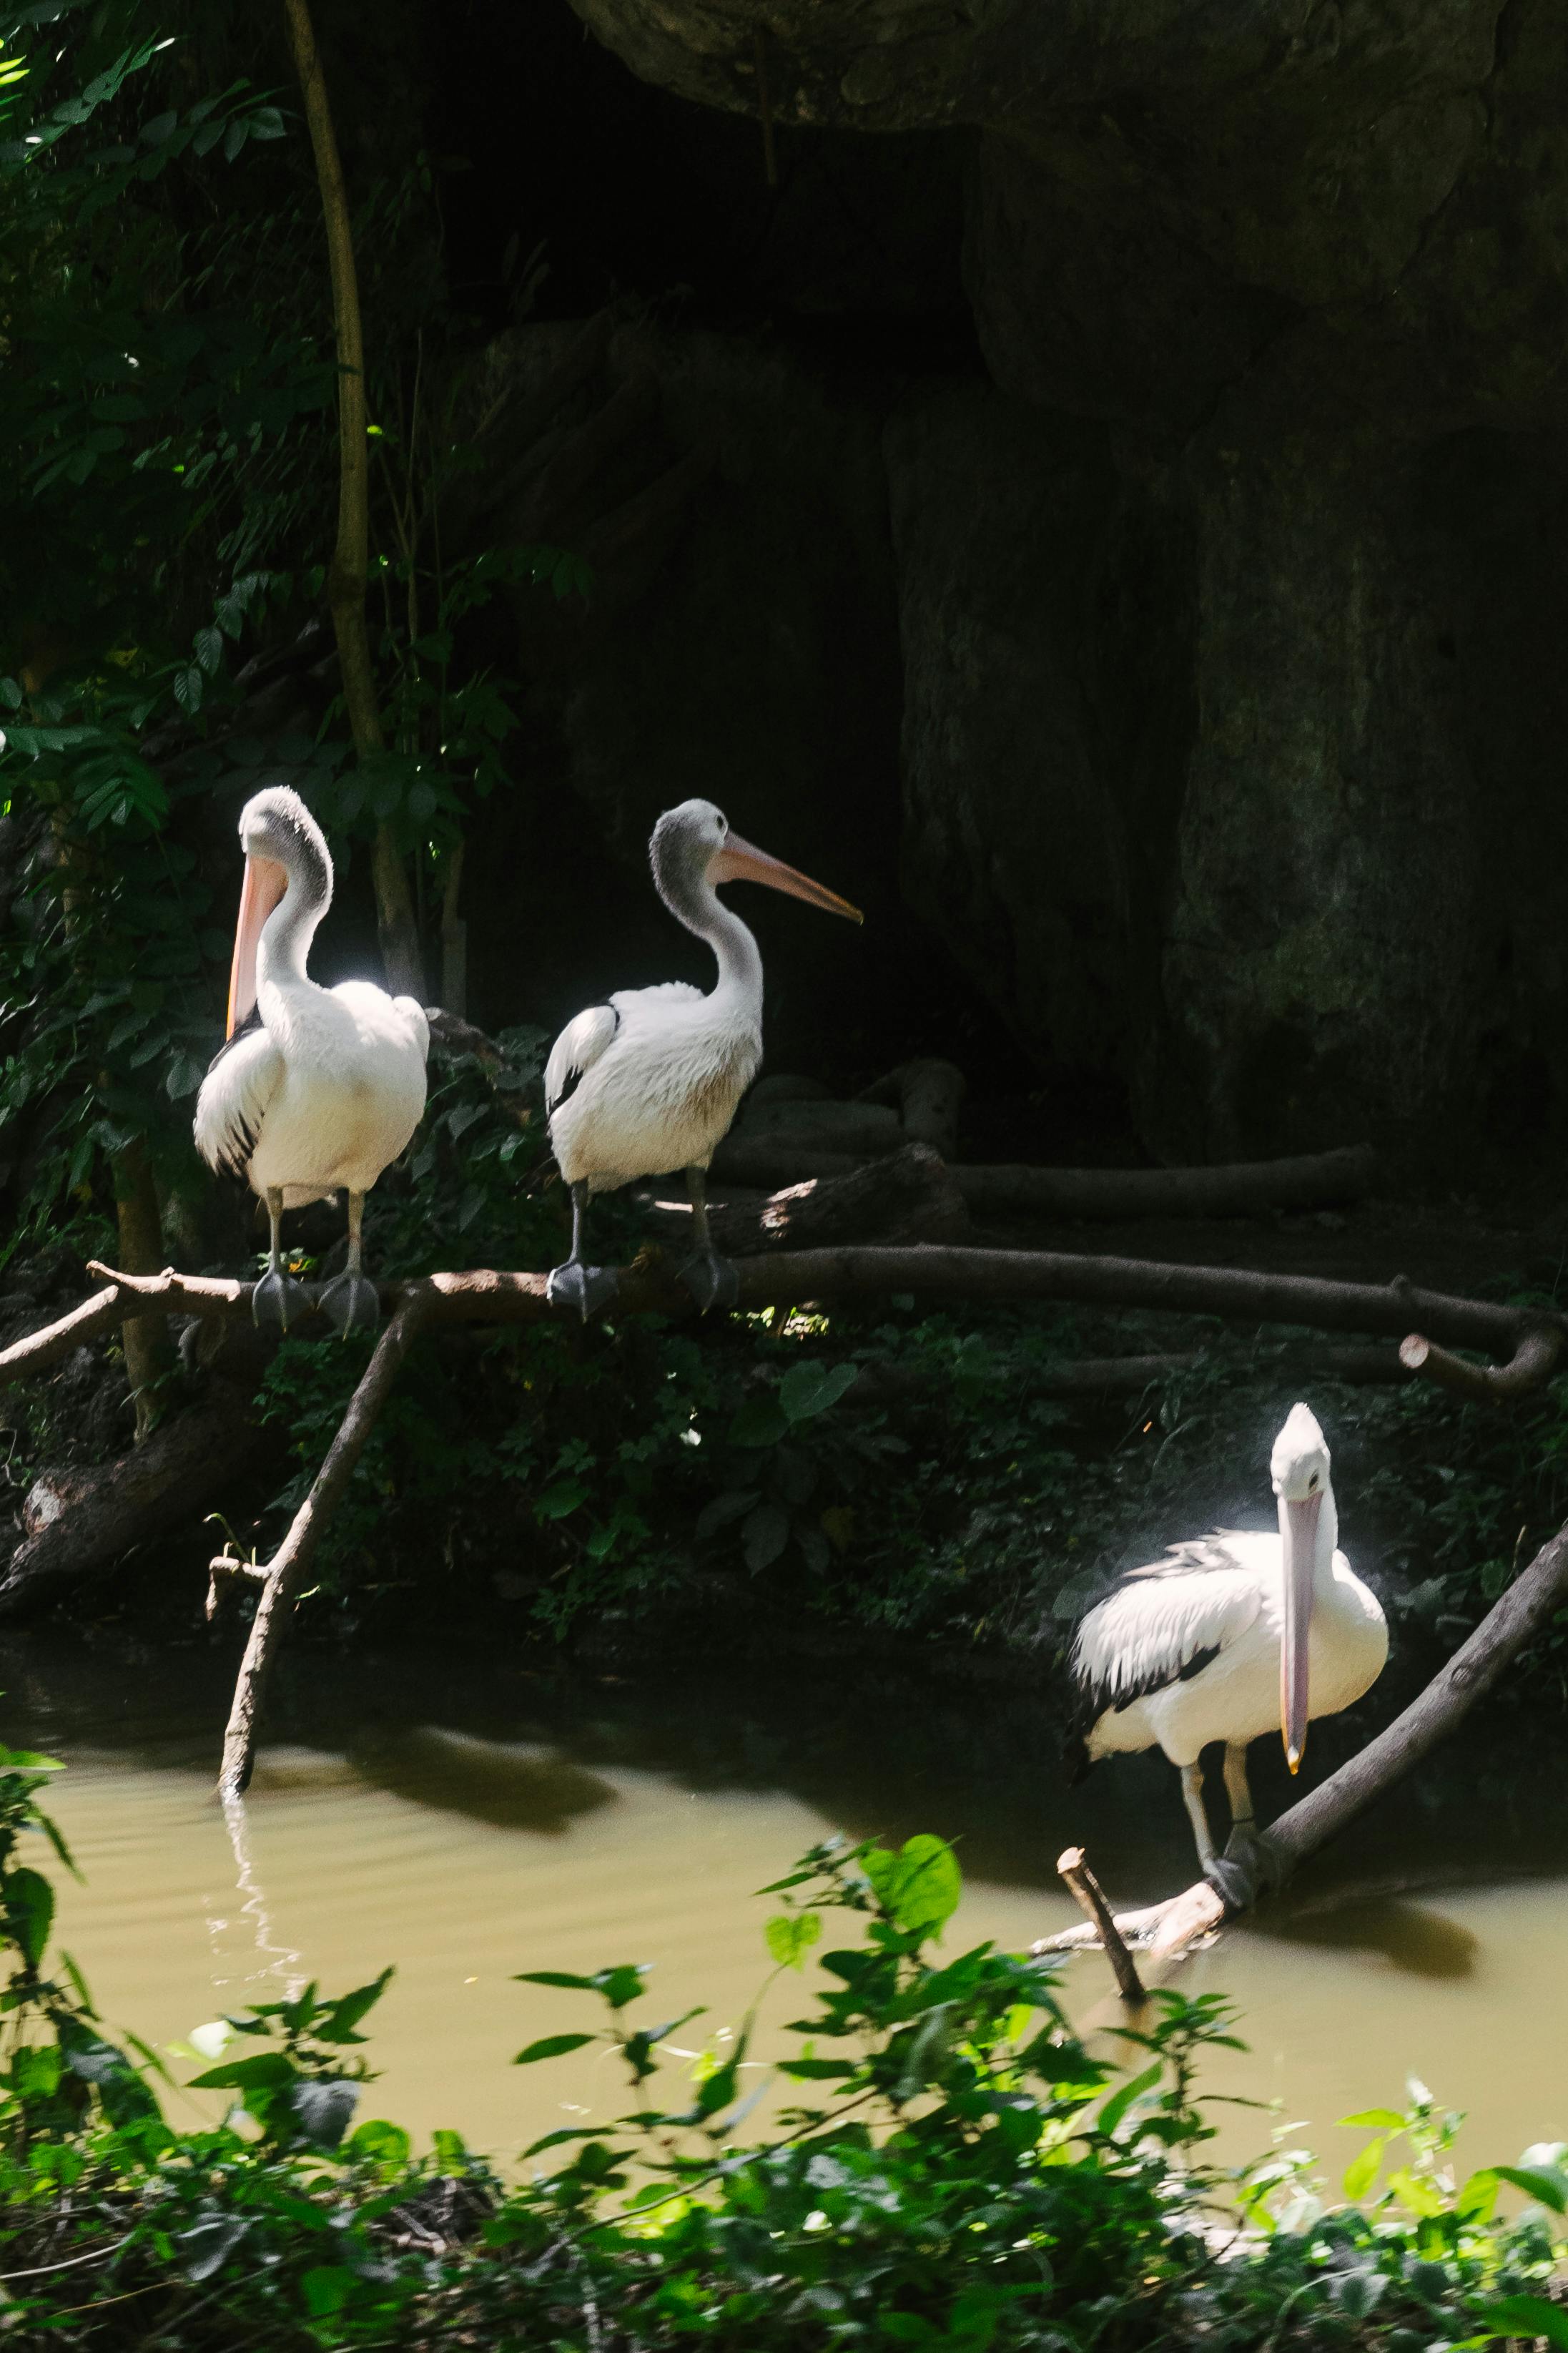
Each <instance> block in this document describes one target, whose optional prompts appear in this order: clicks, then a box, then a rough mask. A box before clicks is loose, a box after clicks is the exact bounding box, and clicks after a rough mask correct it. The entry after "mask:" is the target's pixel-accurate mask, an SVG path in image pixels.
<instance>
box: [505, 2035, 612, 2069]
mask: <svg viewBox="0 0 1568 2353" xmlns="http://www.w3.org/2000/svg"><path fill="white" fill-rule="evenodd" d="M598 2039H599V2038H598V2036H597V2035H596V2034H542V2035H541V2036H540V2038H539V2041H538V2042H531V2043H530V2044H529V2045H528V2047H527V2049H526V2050H523V2051H520V2052H518V2054H517V2057H516V2058H515V2059H514V2060H513V2061H512V2065H513V2066H514V2067H531V2066H532V2064H533V2063H534V2061H535V2060H536V2059H563V2058H564V2057H565V2055H566V2053H567V2052H568V2051H581V2050H582V2049H583V2047H584V2044H585V2043H588V2042H597V2041H598Z"/></svg>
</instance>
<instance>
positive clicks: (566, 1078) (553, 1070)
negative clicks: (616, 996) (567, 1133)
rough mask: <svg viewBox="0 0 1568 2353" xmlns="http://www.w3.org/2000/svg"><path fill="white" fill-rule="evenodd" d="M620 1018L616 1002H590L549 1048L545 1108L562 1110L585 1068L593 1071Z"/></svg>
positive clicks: (546, 1066)
mask: <svg viewBox="0 0 1568 2353" xmlns="http://www.w3.org/2000/svg"><path fill="white" fill-rule="evenodd" d="M620 1026H621V1017H620V1015H619V1014H618V1013H617V1012H616V1008H615V1007H614V1006H613V1005H590V1006H587V1007H586V1008H584V1011H583V1012H581V1013H578V1014H574V1016H573V1018H572V1019H571V1020H570V1021H568V1023H567V1024H566V1027H565V1029H563V1031H562V1032H561V1035H560V1037H559V1038H557V1039H556V1040H555V1043H554V1045H553V1046H552V1048H551V1049H550V1060H549V1061H548V1062H546V1064H545V1066H544V1108H545V1110H546V1112H547V1113H548V1112H556V1111H559V1110H560V1108H561V1106H562V1104H563V1103H564V1102H565V1101H566V1099H567V1097H568V1096H569V1095H570V1094H571V1092H572V1091H573V1089H574V1087H575V1086H576V1084H577V1082H578V1081H579V1080H580V1079H581V1078H582V1076H583V1074H584V1071H591V1070H592V1069H593V1067H594V1065H595V1062H596V1061H597V1060H598V1059H599V1057H600V1055H601V1054H602V1053H603V1052H604V1050H605V1047H606V1046H607V1045H608V1044H609V1042H610V1040H611V1039H612V1038H613V1037H614V1036H615V1034H616V1030H617V1029H619V1028H620Z"/></svg>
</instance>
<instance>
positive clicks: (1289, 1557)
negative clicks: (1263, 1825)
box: [1279, 1489, 1323, 1773]
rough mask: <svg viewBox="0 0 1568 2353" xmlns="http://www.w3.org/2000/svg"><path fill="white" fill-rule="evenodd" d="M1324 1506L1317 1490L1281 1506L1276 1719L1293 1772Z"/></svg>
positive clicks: (1302, 1748) (1303, 1730)
mask: <svg viewBox="0 0 1568 2353" xmlns="http://www.w3.org/2000/svg"><path fill="white" fill-rule="evenodd" d="M1322 1507H1323V1497H1322V1491H1321V1489H1320V1490H1319V1492H1318V1493H1317V1494H1315V1495H1307V1496H1304V1497H1303V1498H1302V1500H1301V1501H1300V1503H1299V1504H1289V1503H1288V1504H1286V1505H1285V1508H1284V1510H1283V1512H1282V1513H1281V1514H1280V1515H1279V1516H1280V1535H1281V1538H1282V1540H1283V1543H1284V1547H1285V1563H1284V1568H1285V1640H1284V1642H1283V1643H1282V1645H1281V1647H1280V1651H1279V1724H1280V1729H1281V1731H1282V1732H1283V1734H1284V1736H1285V1762H1286V1763H1287V1765H1289V1767H1290V1770H1291V1772H1292V1773H1299V1772H1300V1769H1301V1759H1302V1757H1304V1756H1305V1755H1306V1753H1307V1723H1308V1716H1307V1701H1308V1690H1307V1661H1308V1649H1309V1644H1308V1637H1309V1635H1310V1631H1311V1625H1312V1591H1313V1587H1314V1584H1315V1582H1316V1576H1317V1566H1318V1514H1319V1513H1320V1512H1321V1510H1322Z"/></svg>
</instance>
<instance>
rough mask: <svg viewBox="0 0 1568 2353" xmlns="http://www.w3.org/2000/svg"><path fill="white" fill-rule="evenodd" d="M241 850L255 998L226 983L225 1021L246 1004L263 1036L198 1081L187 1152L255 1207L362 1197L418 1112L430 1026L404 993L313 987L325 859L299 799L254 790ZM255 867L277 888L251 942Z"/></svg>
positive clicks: (251, 1032)
mask: <svg viewBox="0 0 1568 2353" xmlns="http://www.w3.org/2000/svg"><path fill="white" fill-rule="evenodd" d="M240 842H241V846H242V848H243V849H244V850H245V853H246V871H247V881H246V887H245V895H244V896H243V897H242V899H241V902H240V919H239V933H238V936H237V943H236V951H235V955H236V963H235V971H236V976H237V982H236V985H240V984H239V976H240V973H241V966H242V965H246V964H247V959H248V958H249V956H250V955H254V989H253V990H252V988H251V987H250V986H249V983H248V981H246V982H245V983H244V984H243V988H242V995H241V996H240V997H239V998H238V1000H237V999H236V997H235V994H234V988H233V987H231V1000H230V1014H229V1018H230V1021H231V1023H232V1022H233V1021H234V1020H236V1019H239V1020H241V1021H243V1020H244V1019H245V1018H246V1015H247V1009H248V1005H249V1001H250V999H251V997H252V996H253V997H254V1005H255V1016H256V1022H257V1025H258V1026H256V1027H254V1028H251V1027H246V1028H243V1029H239V1030H238V1031H237V1034H235V1035H234V1036H232V1037H231V1038H230V1039H229V1041H228V1043H227V1044H226V1046H225V1047H223V1048H222V1049H221V1050H220V1051H219V1052H218V1054H217V1055H216V1057H215V1059H214V1060H213V1063H212V1066H211V1068H210V1069H209V1070H208V1071H207V1074H206V1077H205V1080H204V1081H203V1082H202V1089H201V1092H200V1094H199V1095H198V1096H197V1098H196V1115H195V1143H196V1149H197V1151H198V1152H199V1153H200V1154H201V1155H202V1157H203V1159H204V1160H205V1162H206V1163H207V1165H208V1166H209V1167H211V1168H215V1169H220V1170H222V1171H224V1172H225V1173H226V1174H228V1175H230V1176H243V1177H244V1178H245V1180H246V1182H247V1184H248V1185H249V1186H250V1188H251V1190H252V1191H253V1192H254V1193H257V1194H258V1195H259V1196H260V1197H261V1198H262V1199H264V1200H265V1199H266V1198H268V1195H269V1194H270V1195H272V1196H274V1197H277V1196H281V1204H280V1205H281V1207H282V1208H289V1209H296V1208H302V1207H303V1206H304V1204H305V1203H306V1202H308V1201H319V1200H321V1198H322V1197H323V1196H324V1195H326V1194H330V1193H336V1192H339V1191H341V1190H346V1191H347V1192H348V1193H349V1195H350V1196H351V1198H352V1197H353V1196H354V1195H356V1194H360V1195H363V1194H364V1193H368V1192H369V1190H370V1188H371V1187H372V1186H373V1185H374V1183H375V1181H376V1179H377V1177H378V1176H380V1175H381V1174H382V1171H383V1170H384V1168H386V1167H387V1166H390V1164H391V1163H392V1162H393V1161H394V1160H395V1159H396V1157H397V1155H398V1154H399V1153H400V1152H401V1151H402V1150H403V1148H404V1146H405V1145H406V1144H407V1142H408V1140H409V1138H410V1137H411V1136H412V1135H413V1134H414V1131H415V1129H416V1127H417V1126H418V1124H419V1122H420V1120H421V1118H422V1117H423V1115H424V1111H425V1062H426V1055H427V1053H428V1051H429V1046H430V1026H429V1023H428V1022H427V1021H426V1018H425V1014H424V1010H423V1008H422V1007H420V1006H419V1005H417V1004H416V1002H415V1000H414V999H413V997H389V996H388V995H387V993H386V991H385V990H384V988H377V987H374V985H373V983H371V982H370V981H366V980H345V981H342V982H340V984H339V985H338V987H336V988H322V987H321V986H320V985H319V984H318V983H317V982H316V981H313V980H312V979H311V978H310V974H309V972H308V971H307V969H306V965H307V961H308V958H309V956H310V942H311V940H312V938H313V937H314V934H315V931H316V926H317V924H318V923H320V922H321V917H322V916H323V915H324V914H325V913H326V912H327V909H328V907H329V906H330V905H331V897H332V861H331V852H330V851H329V849H328V848H327V844H326V839H325V837H324V835H323V834H322V832H321V828H320V826H319V825H318V824H317V823H316V820H315V818H313V817H312V816H311V815H310V810H309V809H308V808H307V807H306V806H305V804H304V802H303V801H302V800H301V799H300V797H299V795H298V794H297V793H295V792H292V791H290V790H289V787H288V786H271V787H269V788H268V789H267V790H266V791H263V792H260V793H258V794H256V795H255V796H254V797H252V798H251V799H250V800H249V801H247V803H246V806H245V808H244V811H243V812H242V814H241V818H240ZM258 861H259V864H258ZM258 871H264V872H266V873H268V874H271V875H272V876H274V877H275V878H276V877H280V878H282V881H281V883H280V885H279V887H280V889H281V896H280V897H279V898H278V899H277V900H276V902H275V903H274V904H273V905H272V908H271V912H270V913H269V914H268V916H267V918H266V921H265V922H264V923H261V926H260V930H259V934H254V933H253V931H252V924H253V923H254V922H255V921H256V920H257V919H256V918H255V917H247V908H248V907H249V906H250V904H251V899H250V892H251V889H252V883H253V881H254V877H255V874H256V873H257V872H258ZM351 1224H352V1213H351ZM275 1239H276V1238H275Z"/></svg>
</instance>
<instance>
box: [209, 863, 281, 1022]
mask: <svg viewBox="0 0 1568 2353" xmlns="http://www.w3.org/2000/svg"><path fill="white" fill-rule="evenodd" d="M288 888H289V870H288V868H287V867H286V866H279V863H278V861H277V860H276V859H274V858H247V860H246V861H245V885H244V888H243V889H242V890H241V892H240V894H239V921H238V923H237V924H236V925H235V928H234V962H233V964H232V965H230V966H229V972H228V1028H227V1029H226V1031H225V1033H224V1034H225V1036H226V1037H228V1038H232V1037H233V1035H234V1033H235V1031H236V1030H237V1029H242V1028H243V1027H244V1025H245V1024H246V1022H247V1021H248V1020H249V1018H250V1017H251V1015H252V1013H254V1011H255V1010H256V952H257V949H258V947H259V946H260V944H261V934H262V929H263V927H264V925H265V923H266V922H267V918H268V915H269V914H270V913H272V910H273V908H274V907H276V905H277V904H278V902H279V899H281V897H282V896H283V893H284V892H285V891H287V889H288Z"/></svg>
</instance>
